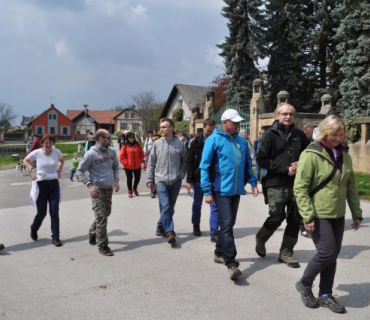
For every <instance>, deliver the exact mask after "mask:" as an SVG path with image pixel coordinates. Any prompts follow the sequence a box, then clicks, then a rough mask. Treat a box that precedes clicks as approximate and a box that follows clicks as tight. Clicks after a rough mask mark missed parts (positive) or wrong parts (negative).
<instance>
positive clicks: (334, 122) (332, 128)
mask: <svg viewBox="0 0 370 320" xmlns="http://www.w3.org/2000/svg"><path fill="white" fill-rule="evenodd" d="M340 129H343V130H344V136H345V137H346V136H347V130H346V124H345V123H344V121H343V119H342V118H340V117H338V116H328V117H327V118H325V119H324V120H323V121H321V122H320V124H319V133H318V135H317V136H316V138H315V141H316V142H321V141H322V140H324V139H325V138H326V137H327V136H328V135H329V134H331V133H334V132H337V131H338V130H340Z"/></svg>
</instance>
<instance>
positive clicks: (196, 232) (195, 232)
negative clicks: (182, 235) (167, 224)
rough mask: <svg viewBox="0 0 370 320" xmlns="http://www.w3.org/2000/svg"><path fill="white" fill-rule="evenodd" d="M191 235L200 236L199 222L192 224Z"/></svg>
mask: <svg viewBox="0 0 370 320" xmlns="http://www.w3.org/2000/svg"><path fill="white" fill-rule="evenodd" d="M193 235H195V236H196V237H200V236H201V235H202V232H201V231H200V226H199V224H194V225H193Z"/></svg>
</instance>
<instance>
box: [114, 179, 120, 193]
mask: <svg viewBox="0 0 370 320" xmlns="http://www.w3.org/2000/svg"><path fill="white" fill-rule="evenodd" d="M118 191H119V182H118V181H115V182H114V192H118Z"/></svg>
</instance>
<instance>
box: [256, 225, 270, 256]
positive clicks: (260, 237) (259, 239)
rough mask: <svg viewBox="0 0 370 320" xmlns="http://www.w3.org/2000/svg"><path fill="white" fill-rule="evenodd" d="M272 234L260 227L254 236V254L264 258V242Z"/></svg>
mask: <svg viewBox="0 0 370 320" xmlns="http://www.w3.org/2000/svg"><path fill="white" fill-rule="evenodd" d="M273 234H274V232H273V231H269V230H267V229H266V228H265V227H262V228H261V229H260V230H259V231H258V232H257V234H256V248H255V250H256V253H257V254H258V255H259V256H260V257H261V258H264V257H266V246H265V244H266V242H267V240H268V239H270V237H271V236H272V235H273Z"/></svg>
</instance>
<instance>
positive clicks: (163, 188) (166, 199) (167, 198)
mask: <svg viewBox="0 0 370 320" xmlns="http://www.w3.org/2000/svg"><path fill="white" fill-rule="evenodd" d="M155 187H156V190H157V195H158V200H159V210H160V217H159V220H158V222H157V229H159V230H164V232H166V233H167V232H170V231H173V230H174V225H173V219H172V217H173V214H174V213H175V204H176V200H177V196H178V195H179V192H180V189H181V180H177V181H176V182H175V183H174V184H172V185H166V184H164V183H157V184H156V185H155Z"/></svg>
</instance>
